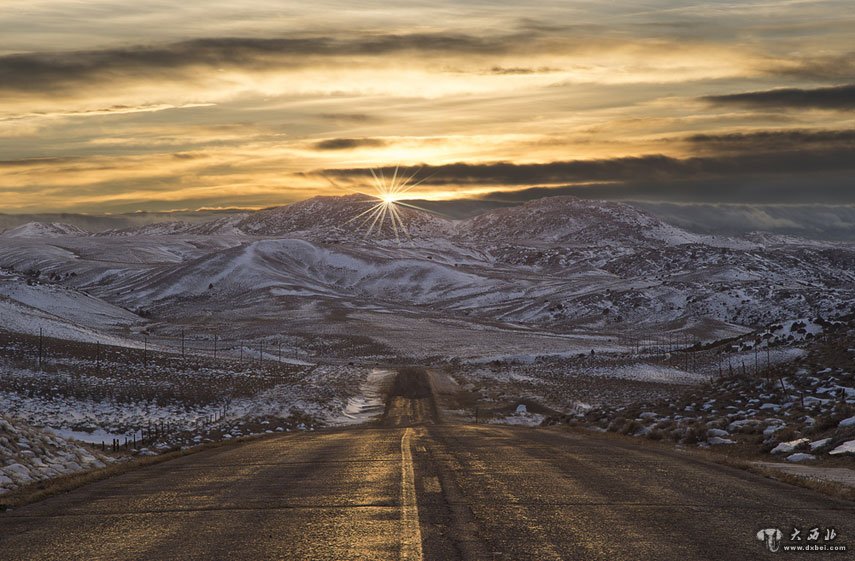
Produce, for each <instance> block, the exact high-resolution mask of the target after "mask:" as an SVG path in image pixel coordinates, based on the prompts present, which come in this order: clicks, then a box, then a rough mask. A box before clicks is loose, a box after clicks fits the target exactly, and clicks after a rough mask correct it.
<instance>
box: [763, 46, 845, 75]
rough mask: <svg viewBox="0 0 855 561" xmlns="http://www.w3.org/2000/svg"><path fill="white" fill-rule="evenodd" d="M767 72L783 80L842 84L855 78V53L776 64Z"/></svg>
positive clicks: (804, 58)
mask: <svg viewBox="0 0 855 561" xmlns="http://www.w3.org/2000/svg"><path fill="white" fill-rule="evenodd" d="M769 71H770V72H771V73H772V74H777V75H780V76H783V77H785V78H797V79H800V80H822V81H829V82H843V81H849V80H851V79H852V76H855V52H849V53H843V54H833V55H825V56H811V57H803V58H800V59H796V60H794V61H788V62H787V63H785V64H780V63H776V64H774V65H773V66H772V67H771V68H770V69H769Z"/></svg>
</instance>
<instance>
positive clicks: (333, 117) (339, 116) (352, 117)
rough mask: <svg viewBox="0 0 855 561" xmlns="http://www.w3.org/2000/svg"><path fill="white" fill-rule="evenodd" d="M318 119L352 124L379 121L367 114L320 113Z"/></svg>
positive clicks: (378, 118) (376, 117)
mask: <svg viewBox="0 0 855 561" xmlns="http://www.w3.org/2000/svg"><path fill="white" fill-rule="evenodd" d="M320 117H321V118H322V119H328V120H330V121H342V122H352V123H370V122H373V121H380V120H381V119H380V117H378V116H375V115H369V114H368V113H321V115H320Z"/></svg>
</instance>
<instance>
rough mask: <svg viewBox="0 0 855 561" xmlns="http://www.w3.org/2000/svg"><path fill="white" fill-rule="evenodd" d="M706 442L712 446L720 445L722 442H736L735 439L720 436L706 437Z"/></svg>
mask: <svg viewBox="0 0 855 561" xmlns="http://www.w3.org/2000/svg"><path fill="white" fill-rule="evenodd" d="M707 442H709V443H710V444H711V445H713V446H721V445H723V444H736V441H735V440H731V439H729V438H721V437H720V436H713V437H711V438H708V439H707Z"/></svg>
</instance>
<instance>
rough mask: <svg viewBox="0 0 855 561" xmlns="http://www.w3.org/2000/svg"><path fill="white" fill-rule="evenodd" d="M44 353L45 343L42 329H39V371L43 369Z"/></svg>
mask: <svg viewBox="0 0 855 561" xmlns="http://www.w3.org/2000/svg"><path fill="white" fill-rule="evenodd" d="M43 353H44V343H43V342H42V328H41V327H39V370H41V369H42V354H43Z"/></svg>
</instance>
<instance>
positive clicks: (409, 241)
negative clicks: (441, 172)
mask: <svg viewBox="0 0 855 561" xmlns="http://www.w3.org/2000/svg"><path fill="white" fill-rule="evenodd" d="M377 203H378V200H377V199H375V198H373V197H367V196H365V195H350V196H346V197H317V198H314V199H310V200H307V201H303V202H299V203H295V204H292V205H287V206H284V207H278V208H274V209H268V210H263V211H258V212H253V213H247V214H246V215H244V216H230V217H227V218H223V219H220V220H216V221H213V222H208V223H205V224H185V223H165V224H159V225H149V226H144V227H141V228H137V229H131V230H122V231H113V232H107V233H102V234H99V235H95V236H91V235H90V236H84V235H81V233H80V232H79V231H76V230H69V231H67V232H65V233H61V232H62V230H61V229H59V228H58V227H56V226H55V225H51V226H49V227H45V228H43V229H40V228H38V227H35V226H30V227H28V228H27V229H26V231H27V232H29V234H28V235H26V236H17V237H10V236H6V235H3V236H0V267H5V268H7V269H14V270H15V271H18V272H29V273H28V274H29V276H28V277H26V278H28V279H29V282H31V283H32V282H35V283H37V284H38V283H41V284H56V285H60V286H62V287H63V289H64V290H70V291H78V292H79V293H80V294H82V295H86V297H94V298H97V299H100V300H103V301H104V302H105V303H106V304H109V305H110V306H117V307H118V308H119V309H124V310H131V311H135V312H140V311H144V312H145V313H144V315H145V316H146V319H147V320H148V319H149V318H151V321H154V322H156V324H158V325H165V324H168V323H171V322H175V321H183V322H189V323H192V322H201V321H216V320H217V318H220V319H227V320H228V321H229V322H230V325H232V326H235V328H240V327H241V325H243V326H244V327H247V326H250V325H251V326H252V329H253V330H256V331H258V330H260V332H265V330H268V331H270V332H280V331H281V329H283V327H282V326H283V325H288V326H289V328H292V329H297V326H299V329H301V330H305V331H314V330H319V329H321V327H320V326H324V329H328V328H329V326H330V325H341V326H343V327H341V330H342V331H343V332H346V333H353V332H354V328H353V327H352V326H353V325H355V323H354V322H356V319H358V320H359V321H370V322H372V323H371V325H372V326H375V327H376V328H377V329H381V330H382V329H383V328H384V326H387V327H388V325H390V321H391V319H390V318H391V317H392V316H390V315H389V314H394V316H395V317H396V318H397V319H396V320H395V321H405V320H403V319H400V318H413V319H412V322H416V323H411V324H407V325H412V326H413V328H417V327H416V326H417V325H418V321H419V320H418V319H417V318H425V317H427V316H430V317H433V318H435V319H436V318H441V321H443V322H447V321H453V322H457V323H456V324H455V325H465V326H467V327H466V329H469V330H471V332H472V333H477V332H478V330H482V329H493V328H495V327H496V326H504V327H502V329H505V328H512V329H517V328H523V329H538V330H546V331H548V332H550V333H559V334H570V333H578V332H580V330H581V331H585V332H587V333H593V334H606V333H628V332H637V331H638V329H639V327H640V326H645V327H644V329H645V330H647V331H650V332H652V331H656V330H659V331H662V330H666V329H667V330H672V331H673V330H688V331H691V332H692V333H694V334H695V336H697V337H701V338H704V337H712V336H716V337H717V336H722V335H727V334H739V333H743V332H745V331H747V330H750V329H753V328H755V327H757V326H761V325H765V324H767V323H769V322H773V321H779V320H785V319H788V318H795V317H815V316H820V315H821V316H835V315H839V314H842V313H848V312H850V311H851V308H852V302H855V245H853V244H847V243H823V242H817V241H809V242H808V241H801V240H799V239H797V238H782V237H777V236H776V237H770V238H764V237H762V236H753V237H751V238H733V237H723V236H722V237H720V236H706V235H699V234H693V233H689V232H687V231H685V230H682V229H680V228H678V227H675V226H673V225H670V224H667V223H664V222H662V221H661V220H658V219H657V218H655V217H653V216H651V215H649V214H646V213H645V212H643V211H640V210H638V209H636V208H634V207H631V206H628V205H624V204H620V203H604V202H597V201H587V200H580V199H575V198H573V197H553V198H545V199H541V200H538V201H533V202H530V203H528V204H525V205H522V206H519V207H513V208H507V209H502V210H496V211H492V212H488V213H485V214H483V215H480V216H477V217H475V218H471V219H467V220H462V221H451V220H446V219H444V218H441V217H438V216H436V215H434V214H431V213H428V212H424V211H421V210H418V209H415V208H412V207H408V206H404V205H396V207H395V208H396V210H397V212H398V214H399V216H400V222H397V221H396V222H395V224H396V226H397V227H398V231H397V237H396V231H395V228H393V227H392V222H391V219H389V218H387V219H386V220H385V222H384V223H383V224H382V225H380V224H379V220H378V223H375V227H374V229H373V231H372V232H371V235H366V233H367V231H368V229H369V228H370V225H371V222H372V221H373V218H371V217H372V216H373V215H372V214H371V212H372V211H371V209H372V208H374V207H375V205H377ZM366 219H368V220H367V221H366ZM402 227H403V228H405V229H406V230H407V232H408V235H404V234H402V232H401V228H402ZM39 232H43V233H41V234H39ZM21 278H22V279H23V278H25V277H24V276H21ZM10 282H11V281H10ZM10 282H7V283H6V285H5V287H6V288H3V286H0V289H2V290H3V293H2V294H0V297H5V298H7V299H10V301H12V300H15V299H16V296H15V294H18V293H16V292H15V291H13V290H12V289H11V288H9V287H10V286H11V285H10ZM22 304H23V303H22ZM26 304H27V305H32V302H29V303H26ZM40 309H44V307H41V308H40ZM330 318H336V319H335V321H332V320H330ZM0 319H2V318H0ZM262 320H263V321H262ZM70 321H71V320H70ZM330 321H332V323H330ZM406 321H410V320H406ZM422 321H423V320H422ZM436 321H440V319H436ZM259 326H261V327H259ZM348 326H350V327H348ZM117 329H119V327H117ZM400 329H405V328H403V327H401V328H400ZM406 329H410V327H407V328H406ZM386 331H388V329H386ZM384 336H385V334H384ZM400 336H401V337H403V336H404V334H403V333H401V334H400Z"/></svg>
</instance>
